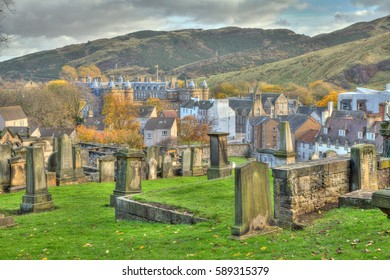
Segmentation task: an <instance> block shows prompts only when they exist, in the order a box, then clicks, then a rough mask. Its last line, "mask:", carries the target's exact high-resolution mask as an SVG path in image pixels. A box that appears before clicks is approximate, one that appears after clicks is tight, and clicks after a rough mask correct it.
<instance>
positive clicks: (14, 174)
mask: <svg viewBox="0 0 390 280" xmlns="http://www.w3.org/2000/svg"><path fill="white" fill-rule="evenodd" d="M10 164H11V183H10V188H9V192H16V191H19V190H25V189H26V158H25V157H22V156H16V157H13V158H11V159H10Z"/></svg>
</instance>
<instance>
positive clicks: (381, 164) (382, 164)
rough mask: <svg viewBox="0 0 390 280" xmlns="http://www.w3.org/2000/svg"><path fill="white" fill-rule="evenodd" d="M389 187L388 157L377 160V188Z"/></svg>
mask: <svg viewBox="0 0 390 280" xmlns="http://www.w3.org/2000/svg"><path fill="white" fill-rule="evenodd" d="M385 188H390V158H380V159H379V161H378V189H385Z"/></svg>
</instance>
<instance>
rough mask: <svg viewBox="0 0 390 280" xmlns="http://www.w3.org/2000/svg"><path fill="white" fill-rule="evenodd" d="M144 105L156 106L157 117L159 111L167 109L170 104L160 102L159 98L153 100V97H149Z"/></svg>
mask: <svg viewBox="0 0 390 280" xmlns="http://www.w3.org/2000/svg"><path fill="white" fill-rule="evenodd" d="M145 105H148V106H156V111H157V115H159V114H160V113H161V111H162V110H165V109H167V108H168V107H169V105H170V104H169V102H167V101H166V100H161V99H160V98H155V97H149V98H148V100H146V101H145Z"/></svg>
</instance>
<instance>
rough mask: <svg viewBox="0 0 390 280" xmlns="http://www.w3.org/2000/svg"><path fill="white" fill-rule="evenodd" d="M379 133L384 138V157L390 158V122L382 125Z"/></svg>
mask: <svg viewBox="0 0 390 280" xmlns="http://www.w3.org/2000/svg"><path fill="white" fill-rule="evenodd" d="M379 133H380V135H382V137H383V157H387V158H390V121H384V122H382V123H381V128H380V129H379Z"/></svg>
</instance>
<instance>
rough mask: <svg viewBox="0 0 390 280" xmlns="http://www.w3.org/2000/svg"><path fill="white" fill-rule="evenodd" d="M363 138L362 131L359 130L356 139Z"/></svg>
mask: <svg viewBox="0 0 390 280" xmlns="http://www.w3.org/2000/svg"><path fill="white" fill-rule="evenodd" d="M362 138H363V132H361V131H359V132H358V139H362Z"/></svg>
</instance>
